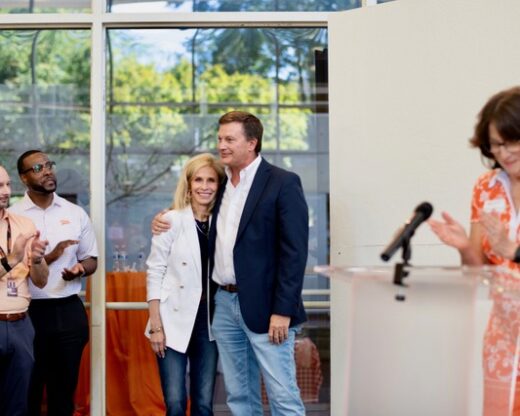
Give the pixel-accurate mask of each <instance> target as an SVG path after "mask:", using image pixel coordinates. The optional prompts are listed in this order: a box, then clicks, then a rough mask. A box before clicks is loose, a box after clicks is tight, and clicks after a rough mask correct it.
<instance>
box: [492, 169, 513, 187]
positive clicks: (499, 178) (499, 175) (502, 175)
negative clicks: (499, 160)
mask: <svg viewBox="0 0 520 416" xmlns="http://www.w3.org/2000/svg"><path fill="white" fill-rule="evenodd" d="M497 182H500V183H501V184H502V185H503V186H505V187H506V188H509V183H510V181H509V176H507V173H506V171H505V170H503V169H496V171H495V173H494V175H493V176H492V177H491V179H490V180H489V186H490V187H493V186H495V185H496V184H497Z"/></svg>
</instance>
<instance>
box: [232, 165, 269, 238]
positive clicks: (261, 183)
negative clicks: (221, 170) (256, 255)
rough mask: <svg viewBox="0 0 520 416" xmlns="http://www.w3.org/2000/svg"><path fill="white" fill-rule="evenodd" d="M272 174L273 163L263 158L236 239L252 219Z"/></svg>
mask: <svg viewBox="0 0 520 416" xmlns="http://www.w3.org/2000/svg"><path fill="white" fill-rule="evenodd" d="M270 174H271V165H270V164H269V163H267V162H266V161H265V159H263V158H262V162H261V163H260V166H258V170H257V171H256V175H255V178H254V179H253V183H252V184H251V189H250V190H249V195H248V196H247V199H246V203H245V205H244V211H242V217H240V224H239V226H238V232H237V238H236V241H238V239H239V238H240V235H241V234H242V233H243V232H244V229H245V228H246V226H247V223H248V222H249V220H250V219H251V216H252V215H253V212H254V211H255V207H256V204H258V201H259V200H260V196H261V195H262V192H263V191H264V188H265V185H266V184H267V181H268V179H269V175H270Z"/></svg>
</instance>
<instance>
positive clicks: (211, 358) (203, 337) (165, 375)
mask: <svg viewBox="0 0 520 416" xmlns="http://www.w3.org/2000/svg"><path fill="white" fill-rule="evenodd" d="M207 319H208V318H207V307H206V302H205V301H202V302H201V303H200V306H199V310H198V312H197V317H196V318H195V325H194V327H193V332H192V334H191V339H190V343H189V344H188V349H187V350H186V353H181V352H178V351H175V350H172V349H171V348H167V349H166V354H165V357H164V358H157V362H158V363H159V375H160V376H161V386H162V391H163V395H164V402H165V404H166V416H184V415H185V414H186V405H187V392H186V368H187V365H188V360H189V363H190V398H191V415H192V416H212V415H213V390H214V387H215V375H216V372H217V360H218V352H217V345H216V344H215V342H213V341H210V340H209V336H208V324H207Z"/></svg>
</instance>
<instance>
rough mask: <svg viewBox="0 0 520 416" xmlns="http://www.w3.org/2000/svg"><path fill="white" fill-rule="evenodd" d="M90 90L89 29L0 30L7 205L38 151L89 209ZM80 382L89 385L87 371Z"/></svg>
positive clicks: (67, 191) (68, 192)
mask: <svg viewBox="0 0 520 416" xmlns="http://www.w3.org/2000/svg"><path fill="white" fill-rule="evenodd" d="M89 88H90V32H89V31H88V30H19V31H12V30H0V149H1V151H0V165H2V166H4V167H5V168H6V169H7V171H8V172H9V175H10V177H11V184H12V195H13V197H12V198H11V203H13V202H15V201H16V200H18V199H20V198H21V197H22V196H23V194H24V192H25V188H24V186H23V185H22V183H21V181H20V180H19V178H18V174H17V169H16V161H17V159H18V157H19V156H20V155H21V154H22V153H24V152H25V151H27V150H31V149H41V150H43V151H44V152H46V153H47V154H48V155H49V158H50V159H51V160H53V161H55V162H56V178H57V182H58V187H57V192H58V194H59V195H60V196H62V197H64V198H66V199H68V200H70V201H72V202H74V203H76V204H78V205H80V206H82V207H83V208H84V209H86V210H87V212H88V210H89V199H90V194H89V189H90V180H89V178H90V151H89V149H90V93H89ZM40 231H42V237H43V238H46V235H50V234H51V232H52V230H48V229H47V230H40ZM82 281H83V282H85V281H86V279H82ZM82 380H83V381H84V383H85V384H86V385H87V386H88V372H82Z"/></svg>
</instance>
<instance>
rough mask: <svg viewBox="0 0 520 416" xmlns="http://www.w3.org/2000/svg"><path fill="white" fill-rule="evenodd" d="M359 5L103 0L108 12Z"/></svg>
mask: <svg viewBox="0 0 520 416" xmlns="http://www.w3.org/2000/svg"><path fill="white" fill-rule="evenodd" d="M356 7H361V0H175V1H173V0H159V1H151V0H107V10H108V11H109V12H110V11H111V12H116V13H117V12H119V13H132V12H139V13H142V12H185V13H186V12H273V11H279V12H324V11H340V10H348V9H354V8H356Z"/></svg>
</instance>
